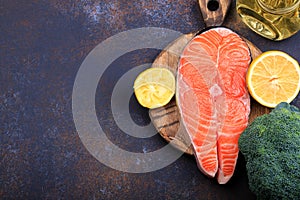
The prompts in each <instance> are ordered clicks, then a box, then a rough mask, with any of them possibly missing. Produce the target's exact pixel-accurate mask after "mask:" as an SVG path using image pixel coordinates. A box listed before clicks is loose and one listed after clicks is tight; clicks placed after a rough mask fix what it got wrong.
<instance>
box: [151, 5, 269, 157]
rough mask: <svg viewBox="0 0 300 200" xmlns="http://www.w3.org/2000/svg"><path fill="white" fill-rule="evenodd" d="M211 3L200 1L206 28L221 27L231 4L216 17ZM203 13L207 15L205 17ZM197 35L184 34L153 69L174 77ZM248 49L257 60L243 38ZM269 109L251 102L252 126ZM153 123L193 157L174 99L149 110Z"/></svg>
mask: <svg viewBox="0 0 300 200" xmlns="http://www.w3.org/2000/svg"><path fill="white" fill-rule="evenodd" d="M208 2H211V1H209V0H199V5H200V8H201V12H202V16H203V17H204V21H205V23H206V26H215V25H221V23H222V21H223V20H224V17H225V14H226V12H227V9H228V7H229V3H228V2H229V1H222V0H221V1H220V2H219V3H220V4H221V8H223V9H225V11H224V10H222V9H220V8H219V9H218V10H219V11H218V10H217V12H218V13H219V14H218V13H215V12H214V11H213V12H212V11H209V10H208V9H207V5H208V4H207V3H208ZM203 13H204V14H203ZM196 34H197V33H190V34H184V35H182V36H181V37H179V38H177V39H176V40H175V41H173V42H172V43H171V44H169V45H168V46H167V47H166V48H165V49H164V50H163V51H162V52H161V53H160V54H159V55H158V57H157V58H156V59H155V61H154V62H153V64H152V67H165V68H168V69H169V70H171V71H172V72H173V73H174V75H175V77H176V72H177V66H178V61H179V59H180V55H181V52H182V51H183V49H184V48H185V46H186V45H187V43H188V42H189V41H190V40H191V39H192V38H193V37H194V36H195V35H196ZM243 39H244V40H245V41H246V43H247V44H248V46H249V49H250V52H251V57H252V59H254V58H256V57H257V56H258V55H260V54H261V53H262V52H261V51H260V50H259V49H258V48H257V47H256V46H255V45H254V44H252V43H251V42H250V41H248V40H247V39H245V38H243ZM269 112H270V109H269V108H267V107H264V106H261V105H260V104H258V103H257V102H256V101H255V100H253V99H251V112H250V116H249V123H251V122H252V121H253V120H254V119H255V118H256V117H257V116H260V115H262V114H265V113H269ZM149 116H150V119H151V121H152V123H153V125H154V127H155V128H156V130H157V131H158V133H159V134H160V135H161V136H162V137H163V138H164V139H165V140H166V141H168V142H171V141H172V143H171V144H172V145H173V146H174V147H175V148H177V149H179V150H181V151H185V152H186V153H187V154H190V155H192V154H193V150H192V147H191V146H190V144H191V143H190V140H189V137H188V135H187V133H186V131H185V129H184V128H183V126H180V124H181V122H180V121H181V118H180V114H179V109H178V107H177V105H176V100H175V97H174V98H173V99H172V100H171V101H170V102H169V103H168V104H167V105H165V106H163V107H160V108H156V109H150V110H149Z"/></svg>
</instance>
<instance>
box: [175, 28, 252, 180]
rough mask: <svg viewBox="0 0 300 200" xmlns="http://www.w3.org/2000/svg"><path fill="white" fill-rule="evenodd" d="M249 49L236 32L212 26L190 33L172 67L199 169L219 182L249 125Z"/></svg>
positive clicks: (231, 168) (226, 175)
mask: <svg viewBox="0 0 300 200" xmlns="http://www.w3.org/2000/svg"><path fill="white" fill-rule="evenodd" d="M250 61H251V57H250V51H249V48H248V46H247V44H246V43H245V41H243V40H242V39H241V38H240V37H239V35H238V34H236V33H234V32H233V31H231V30H229V29H227V28H221V27H220V28H212V29H209V30H208V31H206V32H203V33H202V34H200V35H197V36H196V37H194V38H193V39H192V40H191V41H190V42H189V43H188V44H187V46H186V47H185V49H184V50H183V52H182V55H181V58H180V61H179V66H178V69H177V70H178V71H177V88H176V90H177V91H176V96H177V105H178V108H179V112H180V115H181V119H182V123H183V125H184V127H185V129H186V131H187V133H188V135H189V137H190V140H191V143H192V146H193V150H194V155H195V157H196V160H197V165H198V167H199V169H200V170H201V171H202V172H203V173H204V174H206V175H208V176H210V177H215V176H217V180H218V182H219V183H220V184H225V183H227V182H228V181H229V180H230V178H231V177H232V175H233V173H234V170H235V166H236V162H237V157H238V153H239V149H238V139H239V136H240V134H241V133H242V132H243V130H244V129H245V128H246V127H247V125H248V116H249V113H250V97H249V94H248V91H247V88H246V82H245V81H246V80H245V79H246V78H245V77H246V71H247V69H248V66H249V64H250Z"/></svg>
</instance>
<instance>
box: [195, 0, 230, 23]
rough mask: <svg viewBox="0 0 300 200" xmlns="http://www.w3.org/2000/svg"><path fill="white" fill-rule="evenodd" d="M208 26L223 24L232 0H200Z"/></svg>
mask: <svg viewBox="0 0 300 200" xmlns="http://www.w3.org/2000/svg"><path fill="white" fill-rule="evenodd" d="M198 2H199V6H200V10H201V13H202V17H203V20H204V23H205V24H206V27H211V26H220V25H222V23H223V21H224V19H225V16H226V14H227V12H228V9H229V7H230V4H231V0H198Z"/></svg>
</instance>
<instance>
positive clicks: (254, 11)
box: [236, 0, 300, 41]
mask: <svg viewBox="0 0 300 200" xmlns="http://www.w3.org/2000/svg"><path fill="white" fill-rule="evenodd" d="M236 9H237V13H238V14H239V15H240V17H241V18H242V21H243V22H244V23H245V24H247V26H249V27H250V28H251V29H252V30H253V31H254V32H256V33H258V34H259V35H261V36H263V37H266V38H268V39H271V40H276V41H279V40H283V39H286V38H288V37H291V36H292V35H294V34H295V33H297V31H299V30H300V0H236Z"/></svg>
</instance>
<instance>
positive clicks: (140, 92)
mask: <svg viewBox="0 0 300 200" xmlns="http://www.w3.org/2000/svg"><path fill="white" fill-rule="evenodd" d="M133 89H134V93H135V96H136V98H137V100H138V102H139V103H140V104H141V105H142V106H144V107H146V108H150V109H152V108H157V107H161V106H164V105H166V104H167V103H169V102H170V100H171V99H172V97H173V96H174V94H175V76H174V74H173V73H172V72H171V71H170V70H168V69H166V68H154V67H153V68H149V69H146V70H145V71H143V72H142V73H140V74H139V75H138V76H137V78H136V79H135V81H134V85H133Z"/></svg>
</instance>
